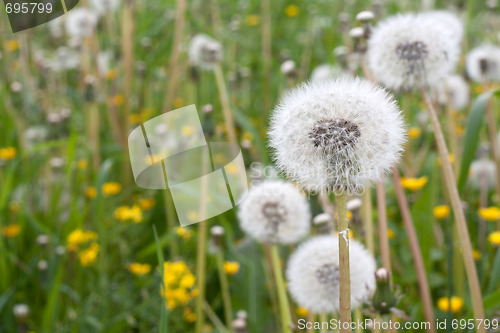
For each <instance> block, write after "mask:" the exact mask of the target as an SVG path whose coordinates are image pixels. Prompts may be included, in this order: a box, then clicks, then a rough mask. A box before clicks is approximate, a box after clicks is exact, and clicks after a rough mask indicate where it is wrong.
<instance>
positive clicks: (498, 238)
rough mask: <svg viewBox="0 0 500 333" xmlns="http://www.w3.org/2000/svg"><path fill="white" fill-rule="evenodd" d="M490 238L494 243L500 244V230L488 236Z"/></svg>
mask: <svg viewBox="0 0 500 333" xmlns="http://www.w3.org/2000/svg"><path fill="white" fill-rule="evenodd" d="M488 240H489V241H490V243H491V244H493V245H500V231H494V232H492V233H491V234H490V235H489V236H488Z"/></svg>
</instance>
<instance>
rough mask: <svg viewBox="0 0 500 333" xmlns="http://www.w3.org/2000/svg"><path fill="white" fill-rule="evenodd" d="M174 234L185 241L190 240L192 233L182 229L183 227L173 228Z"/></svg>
mask: <svg viewBox="0 0 500 333" xmlns="http://www.w3.org/2000/svg"><path fill="white" fill-rule="evenodd" d="M175 233H176V234H177V235H178V236H179V237H181V238H182V239H185V240H188V239H190V238H191V236H192V235H193V232H192V231H191V230H189V229H188V228H184V227H177V228H175Z"/></svg>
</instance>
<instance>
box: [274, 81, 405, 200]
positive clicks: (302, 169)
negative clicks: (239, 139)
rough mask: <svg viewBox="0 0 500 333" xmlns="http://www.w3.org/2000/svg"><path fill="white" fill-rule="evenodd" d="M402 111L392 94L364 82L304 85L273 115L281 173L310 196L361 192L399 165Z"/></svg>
mask: <svg viewBox="0 0 500 333" xmlns="http://www.w3.org/2000/svg"><path fill="white" fill-rule="evenodd" d="M405 140H406V137H405V125H404V122H403V118H402V116H401V111H400V109H399V108H398V106H397V105H396V102H395V101H394V100H393V98H392V97H391V96H389V94H388V93H387V92H386V91H385V90H383V89H381V88H379V87H377V86H375V85H374V84H372V83H370V82H368V81H366V80H362V79H359V78H349V77H342V78H340V79H337V80H327V81H319V82H311V83H304V84H302V85H301V86H299V87H298V88H296V89H294V90H292V91H290V92H289V93H288V95H287V96H285V97H284V98H283V99H282V100H281V102H280V104H278V105H277V106H276V107H275V109H274V110H273V113H272V115H271V124H270V130H269V143H270V146H271V147H272V148H273V150H274V151H273V153H274V159H275V161H276V164H277V167H278V169H280V170H281V171H283V172H284V173H285V174H286V175H287V177H288V178H289V179H291V180H292V181H294V182H297V183H299V184H300V185H302V186H303V187H304V188H305V189H306V190H308V191H317V192H319V191H322V190H329V191H332V190H335V191H336V190H346V189H347V190H358V189H362V188H363V187H364V186H366V185H369V184H370V183H371V182H374V181H377V180H380V179H382V177H383V175H384V174H385V173H386V172H387V171H389V169H390V168H391V167H392V166H393V165H394V164H395V163H396V162H397V161H398V160H399V157H400V155H401V152H402V150H403V143H404V142H405Z"/></svg>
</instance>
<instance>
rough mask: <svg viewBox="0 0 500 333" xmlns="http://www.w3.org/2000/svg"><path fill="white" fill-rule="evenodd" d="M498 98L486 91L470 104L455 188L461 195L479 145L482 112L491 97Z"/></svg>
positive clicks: (482, 118)
mask: <svg viewBox="0 0 500 333" xmlns="http://www.w3.org/2000/svg"><path fill="white" fill-rule="evenodd" d="M493 95H495V96H499V95H500V91H498V90H497V91H488V92H485V93H483V94H481V95H479V96H478V97H477V98H476V99H475V100H474V102H473V103H472V106H471V110H470V113H469V117H468V119H467V129H466V130H465V138H464V150H463V155H462V162H461V164H460V173H459V176H458V182H457V187H458V191H459V192H460V193H462V191H463V189H464V186H465V183H466V182H467V176H468V174H469V167H470V165H471V163H472V160H473V159H474V157H475V153H476V151H477V147H478V145H479V134H480V132H481V127H482V126H483V121H484V116H483V115H484V110H485V108H486V105H487V103H488V101H489V99H490V97H491V96H493Z"/></svg>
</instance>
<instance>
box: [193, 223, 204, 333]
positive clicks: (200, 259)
mask: <svg viewBox="0 0 500 333" xmlns="http://www.w3.org/2000/svg"><path fill="white" fill-rule="evenodd" d="M198 225H199V226H198V249H197V250H198V251H197V259H196V279H197V280H198V296H197V298H196V326H195V332H196V333H201V332H203V323H204V321H205V317H204V312H203V301H204V300H205V261H206V258H205V248H206V243H207V221H201V222H200V223H199V224H198Z"/></svg>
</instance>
